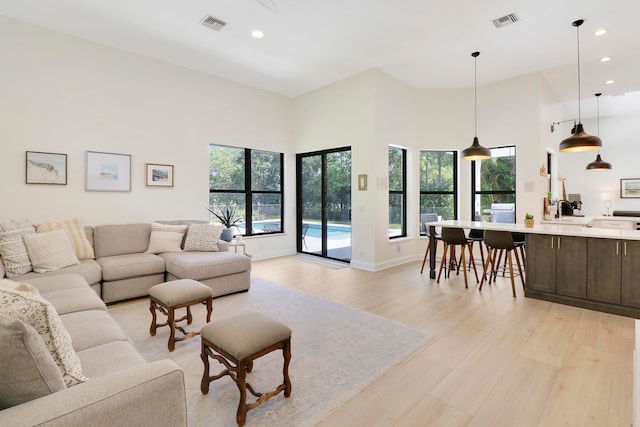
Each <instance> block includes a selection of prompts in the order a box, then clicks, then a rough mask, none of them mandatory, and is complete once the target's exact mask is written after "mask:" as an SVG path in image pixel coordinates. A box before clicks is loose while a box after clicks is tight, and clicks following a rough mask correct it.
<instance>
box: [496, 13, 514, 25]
mask: <svg viewBox="0 0 640 427" xmlns="http://www.w3.org/2000/svg"><path fill="white" fill-rule="evenodd" d="M514 22H518V17H517V16H516V15H515V13H510V14H508V15H505V16H502V17H500V18H496V19H494V20H493V25H495V26H496V28H502V27H506V26H507V25H510V24H513V23H514Z"/></svg>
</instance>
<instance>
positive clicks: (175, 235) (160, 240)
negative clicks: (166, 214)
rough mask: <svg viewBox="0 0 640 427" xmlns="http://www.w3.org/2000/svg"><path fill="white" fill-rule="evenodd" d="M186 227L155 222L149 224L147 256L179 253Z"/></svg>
mask: <svg viewBox="0 0 640 427" xmlns="http://www.w3.org/2000/svg"><path fill="white" fill-rule="evenodd" d="M187 227H188V225H187V224H185V225H165V224H158V223H156V222H154V223H152V224H151V238H150V239H149V247H148V248H147V252H146V253H148V254H161V253H164V252H181V251H182V238H183V237H184V232H185V231H186V230H187Z"/></svg>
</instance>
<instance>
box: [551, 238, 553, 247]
mask: <svg viewBox="0 0 640 427" xmlns="http://www.w3.org/2000/svg"><path fill="white" fill-rule="evenodd" d="M551 249H553V236H551Z"/></svg>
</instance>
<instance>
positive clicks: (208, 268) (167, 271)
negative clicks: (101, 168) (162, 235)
mask: <svg viewBox="0 0 640 427" xmlns="http://www.w3.org/2000/svg"><path fill="white" fill-rule="evenodd" d="M167 223H168V224H163V225H166V226H178V225H183V226H185V233H184V237H183V240H182V246H184V241H185V239H186V238H187V235H188V226H189V225H191V224H194V225H196V226H197V225H198V224H201V223H202V222H201V221H167ZM84 229H85V234H86V238H87V240H88V241H89V243H90V244H91V246H92V248H93V250H94V254H95V259H82V260H80V263H79V264H75V265H71V266H68V267H64V268H62V269H59V270H56V271H49V272H46V273H36V272H29V273H26V274H24V275H19V276H16V277H12V279H14V280H17V281H21V280H30V279H33V278H38V277H42V276H43V275H44V276H52V275H59V274H68V273H78V274H80V275H82V276H84V278H85V279H86V280H87V282H88V283H89V285H90V286H91V287H92V288H93V289H94V291H96V293H97V294H98V295H100V296H101V298H102V299H103V301H104V302H106V303H112V302H116V301H122V300H126V299H130V298H136V297H141V296H145V295H148V291H149V288H151V287H152V286H153V285H157V284H158V283H162V282H164V281H165V280H167V281H168V280H177V279H194V280H198V281H200V282H202V283H204V284H206V285H208V286H209V287H211V289H212V290H213V294H214V296H221V295H226V294H229V293H234V292H241V291H246V290H248V289H249V287H250V285H251V282H250V272H251V259H250V258H248V257H246V256H244V255H241V254H236V253H233V252H229V251H228V246H227V245H226V242H224V241H218V242H217V246H218V251H180V250H178V251H175V252H166V253H147V249H148V248H149V245H150V239H151V237H152V224H148V223H144V224H142V223H141V224H107V225H97V226H93V227H88V226H87V227H84ZM178 249H180V248H178ZM2 277H4V276H3V275H1V274H0V278H2Z"/></svg>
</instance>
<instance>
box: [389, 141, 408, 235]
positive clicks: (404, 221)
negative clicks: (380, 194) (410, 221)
mask: <svg viewBox="0 0 640 427" xmlns="http://www.w3.org/2000/svg"><path fill="white" fill-rule="evenodd" d="M388 149H389V150H391V149H396V150H400V151H401V153H402V179H401V182H402V189H401V190H391V182H390V181H389V206H391V203H390V202H391V196H392V195H401V196H402V213H401V221H402V224H401V225H402V230H401V232H400V234H399V235H394V236H388V237H389V240H393V239H399V238H403V237H407V149H406V148H402V147H398V146H397V145H389V148H388ZM389 219H390V218H389ZM388 224H389V226H390V225H391V221H388ZM389 230H391V228H390V227H389ZM388 233H389V232H387V234H388Z"/></svg>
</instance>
